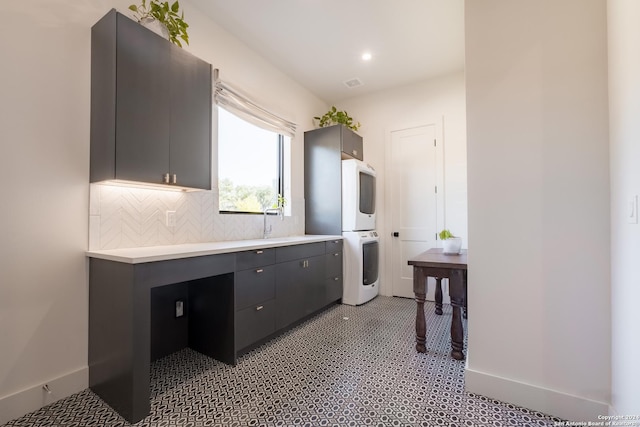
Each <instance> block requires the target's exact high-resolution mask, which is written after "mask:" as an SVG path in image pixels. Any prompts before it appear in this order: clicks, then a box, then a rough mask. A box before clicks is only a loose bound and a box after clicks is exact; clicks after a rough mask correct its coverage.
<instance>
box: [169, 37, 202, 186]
mask: <svg viewBox="0 0 640 427" xmlns="http://www.w3.org/2000/svg"><path fill="white" fill-rule="evenodd" d="M170 89H171V90H170V92H171V146H170V153H171V154H170V156H169V158H170V172H171V174H172V175H175V177H176V182H175V184H177V185H181V186H185V187H194V188H202V189H207V190H209V189H211V109H212V107H211V65H209V64H208V63H206V62H204V61H202V60H201V59H199V58H196V57H195V56H193V55H191V54H189V53H188V52H185V51H183V50H182V49H180V48H172V50H171V85H170ZM172 179H173V176H172Z"/></svg>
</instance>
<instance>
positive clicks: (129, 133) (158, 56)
mask: <svg viewBox="0 0 640 427" xmlns="http://www.w3.org/2000/svg"><path fill="white" fill-rule="evenodd" d="M91 35H92V37H91V182H99V181H104V180H111V179H118V180H127V181H138V182H145V183H154V184H167V183H169V184H176V185H179V186H184V187H192V188H201V189H210V188H211V110H212V105H211V96H212V94H211V65H210V64H208V63H206V62H204V61H202V60H200V59H198V58H196V57H195V56H193V55H191V54H189V53H188V52H186V51H184V50H182V49H181V48H179V47H177V46H174V45H173V44H171V43H170V42H168V41H167V40H165V39H163V38H161V37H160V36H158V35H156V34H155V33H153V32H151V31H149V30H148V29H146V28H144V27H143V26H141V25H140V24H138V23H137V22H135V21H133V20H131V19H129V18H127V17H126V16H124V15H122V14H120V13H118V12H116V11H115V10H111V11H110V12H109V13H107V15H105V16H104V17H103V18H102V19H101V20H100V21H98V23H96V24H95V25H94V26H93V28H92V32H91ZM167 178H168V182H167Z"/></svg>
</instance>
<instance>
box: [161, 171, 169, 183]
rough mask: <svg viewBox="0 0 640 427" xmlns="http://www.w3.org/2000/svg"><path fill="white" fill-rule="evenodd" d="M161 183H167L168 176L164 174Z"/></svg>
mask: <svg viewBox="0 0 640 427" xmlns="http://www.w3.org/2000/svg"><path fill="white" fill-rule="evenodd" d="M162 182H164V183H165V184H168V183H169V174H168V173H165V174H164V176H163V177H162Z"/></svg>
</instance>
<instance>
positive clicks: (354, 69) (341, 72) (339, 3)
mask: <svg viewBox="0 0 640 427" xmlns="http://www.w3.org/2000/svg"><path fill="white" fill-rule="evenodd" d="M191 3H193V4H195V5H196V6H197V7H198V8H199V9H200V10H202V11H203V12H204V13H206V14H207V15H208V16H209V17H210V18H211V19H212V20H213V21H215V22H216V23H217V24H219V25H220V26H221V27H223V28H224V29H225V30H227V31H228V32H230V33H231V34H233V35H234V36H235V37H237V38H238V39H240V40H241V41H243V42H244V43H245V44H247V45H248V46H249V47H251V48H252V49H254V50H255V51H257V52H260V53H261V54H262V55H263V56H264V57H265V58H267V59H268V60H269V61H270V62H272V63H273V64H274V65H275V66H276V67H278V68H279V69H280V70H281V71H283V72H284V73H286V74H287V75H289V76H290V77H292V78H293V79H294V80H296V81H297V82H299V83H300V84H301V85H303V86H304V87H306V88H307V89H309V90H310V91H311V92H313V93H314V94H315V95H317V96H318V97H319V98H320V99H323V100H324V101H325V102H327V103H329V104H333V103H335V102H336V101H339V100H341V99H345V98H351V97H354V96H361V95H364V94H367V93H371V92H375V91H379V90H383V89H389V88H392V87H397V86H402V85H407V84H411V83H415V82H418V81H423V80H427V79H429V78H433V77H436V76H439V75H443V74H447V73H450V72H454V71H458V70H462V69H463V67H464V0H272V1H266V0H191ZM365 51H366V52H370V53H371V55H372V59H371V60H370V61H363V60H362V59H361V55H362V54H363V53H364V52H365ZM353 79H357V80H359V81H360V82H361V83H362V84H361V85H360V86H356V87H351V88H349V87H347V86H346V85H345V84H344V82H346V81H349V80H353Z"/></svg>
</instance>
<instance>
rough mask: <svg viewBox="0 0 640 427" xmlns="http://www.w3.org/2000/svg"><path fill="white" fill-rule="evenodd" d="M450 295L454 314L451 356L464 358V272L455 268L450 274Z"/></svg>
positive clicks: (452, 318)
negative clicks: (462, 310)
mask: <svg viewBox="0 0 640 427" xmlns="http://www.w3.org/2000/svg"><path fill="white" fill-rule="evenodd" d="M449 296H450V297H451V306H452V308H453V316H452V317H451V357H453V358H454V359H456V360H464V352H463V349H464V335H463V334H464V332H463V329H462V316H461V313H460V311H461V309H462V308H463V307H464V274H463V272H462V271H461V270H453V271H452V272H451V275H450V276H449Z"/></svg>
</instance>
